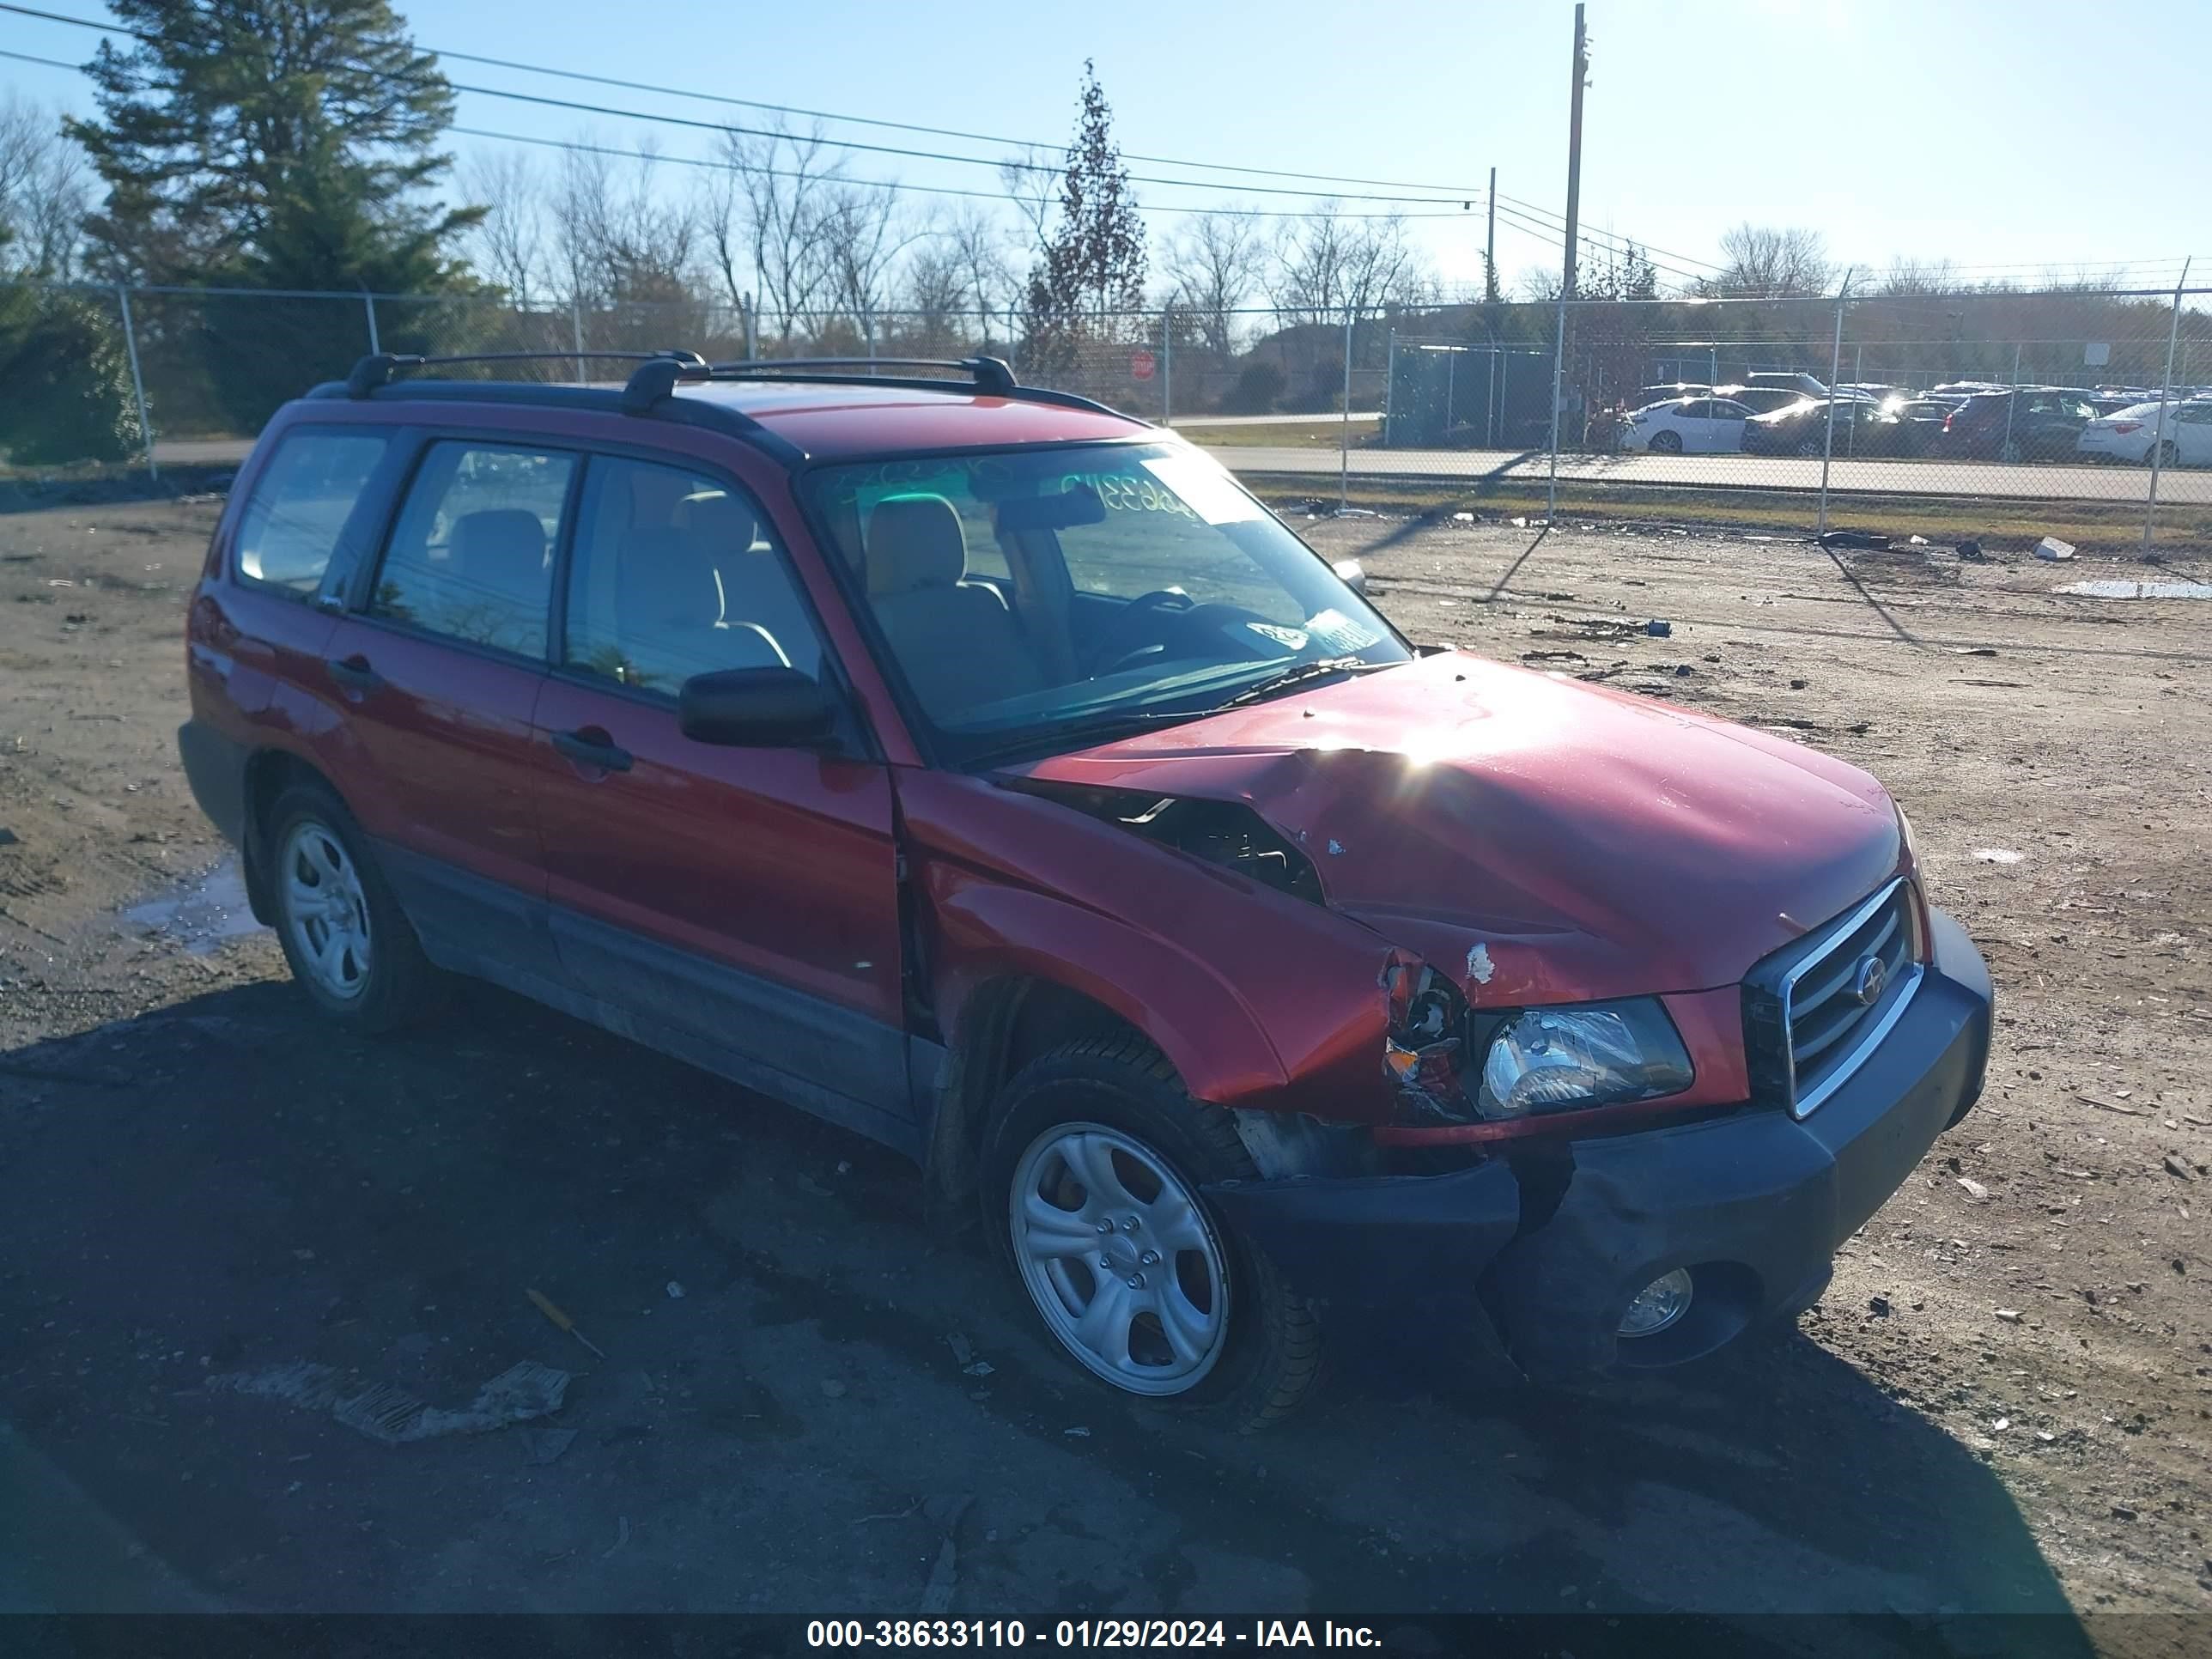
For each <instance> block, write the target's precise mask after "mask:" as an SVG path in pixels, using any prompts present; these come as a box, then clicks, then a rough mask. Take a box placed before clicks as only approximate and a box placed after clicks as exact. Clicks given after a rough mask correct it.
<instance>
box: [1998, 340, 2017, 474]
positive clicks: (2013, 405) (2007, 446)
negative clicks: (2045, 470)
mask: <svg viewBox="0 0 2212 1659" xmlns="http://www.w3.org/2000/svg"><path fill="white" fill-rule="evenodd" d="M2019 407H2020V343H2019V342H2018V341H2015V342H2014V343H2013V348H2012V396H2011V397H2009V398H2006V399H2005V435H2004V447H2002V448H2001V449H1999V450H1998V451H1997V459H1999V460H2001V461H2008V460H2010V459H2012V454H2011V450H2012V415H2013V410H2015V409H2017V408H2019Z"/></svg>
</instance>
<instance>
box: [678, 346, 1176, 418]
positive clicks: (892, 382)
mask: <svg viewBox="0 0 2212 1659" xmlns="http://www.w3.org/2000/svg"><path fill="white" fill-rule="evenodd" d="M885 368H936V369H951V370H953V371H955V372H956V373H957V374H960V375H962V376H963V377H965V378H964V380H947V379H939V378H933V377H930V376H926V375H914V374H883V373H880V372H879V371H881V370H883V369H885ZM861 371H869V372H866V373H863V372H861ZM707 378H708V380H817V381H824V382H827V383H829V384H830V385H833V386H878V385H881V386H913V387H917V388H920V389H921V390H923V391H946V390H957V389H959V388H960V387H961V386H963V385H965V384H972V385H973V386H974V388H975V390H976V391H977V392H981V394H982V395H983V396H985V397H987V398H1014V399H1018V401H1020V402H1022V403H1029V404H1058V405H1059V406H1060V407H1061V408H1063V409H1086V410H1091V412H1092V413H1094V414H1098V415H1115V416H1121V418H1122V419H1124V420H1133V419H1135V418H1136V417H1135V416H1124V415H1121V410H1118V409H1115V408H1113V407H1112V406H1111V405H1109V404H1102V403H1099V402H1097V400H1096V399H1094V398H1085V397H1083V396H1081V395H1079V393H1076V392H1059V391H1055V390H1054V389H1053V388H1052V387H1050V386H1024V385H1022V384H1021V383H1020V382H1019V381H1018V380H1015V379H1014V371H1013V368H1012V365H1010V364H1009V363H1008V362H1006V359H1005V358H1003V357H961V358H957V359H956V358H950V357H747V358H744V359H743V360H741V361H739V362H729V363H712V364H709V365H708V371H707Z"/></svg>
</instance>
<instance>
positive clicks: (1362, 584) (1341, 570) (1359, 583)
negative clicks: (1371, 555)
mask: <svg viewBox="0 0 2212 1659" xmlns="http://www.w3.org/2000/svg"><path fill="white" fill-rule="evenodd" d="M1329 568H1331V569H1332V570H1334V571H1335V572H1336V579H1337V580H1339V581H1340V582H1342V583H1343V584H1344V585H1345V586H1346V587H1348V588H1350V589H1351V590H1352V592H1355V593H1357V594H1358V595H1359V596H1360V597H1361V598H1362V599H1364V598H1365V597H1366V595H1367V570H1366V567H1364V565H1362V564H1361V563H1360V562H1359V561H1358V560H1357V559H1339V560H1338V561H1337V562H1335V563H1334V564H1333V565H1331V566H1330V567H1329Z"/></svg>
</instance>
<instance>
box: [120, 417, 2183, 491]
mask: <svg viewBox="0 0 2212 1659" xmlns="http://www.w3.org/2000/svg"><path fill="white" fill-rule="evenodd" d="M1253 418H1255V419H1256V420H1261V421H1273V420H1275V419H1277V418H1279V417H1277V416H1256V417H1253ZM1290 418H1295V419H1297V420H1300V421H1304V420H1306V419H1309V418H1310V417H1309V416H1295V417H1290ZM1355 418H1357V417H1356V416H1355ZM1203 442H1204V441H1203V439H1200V443H1201V445H1203ZM251 447H252V444H251V443H250V442H248V441H246V440H244V439H239V438H196V439H180V440H178V441H173V442H169V443H157V444H155V446H154V458H155V460H157V461H158V462H160V463H161V464H162V465H166V466H225V465H236V464H237V463H238V462H240V461H242V460H244V459H246V451H247V450H248V449H250V448H251ZM1212 453H1213V454H1214V455H1215V456H1216V457H1217V458H1218V459H1219V460H1220V461H1221V463H1222V465H1225V466H1226V467H1228V468H1229V469H1230V470H1231V471H1236V472H1291V473H1302V474H1304V473H1310V474H1314V475H1316V476H1326V477H1335V476H1336V472H1337V453H1336V451H1334V449H1324V448H1312V447H1306V448H1291V447H1287V446H1286V447H1283V448H1279V449H1278V448H1274V447H1271V446H1265V445H1245V444H1237V445H1223V446H1220V447H1216V448H1214V449H1213V450H1212ZM1352 471H1353V472H1354V473H1356V474H1358V476H1359V477H1363V478H1476V477H1490V476H1492V475H1497V476H1499V477H1511V478H1518V479H1536V480H1541V479H1543V478H1545V477H1548V476H1549V473H1550V471H1551V467H1550V463H1549V462H1548V461H1547V459H1545V458H1544V457H1543V456H1542V455H1541V454H1532V453H1528V452H1527V451H1523V450H1512V449H1355V450H1353V451H1352ZM1559 477H1561V478H1563V479H1567V480H1570V481H1572V482H1574V483H1650V484H1665V485H1669V486H1682V485H1692V486H1699V485H1702V486H1704V487H1706V488H1708V489H1716V488H1717V489H1818V488H1820V462H1818V461H1802V460H1798V459H1796V458H1795V457H1787V456H1768V455H1563V456H1561V457H1560V458H1559ZM1828 487H1829V489H1832V490H1835V491H1838V492H1840V493H1843V494H1845V495H1960V496H1980V497H1990V496H1996V497H2002V498H2007V499H2011V500H2019V501H2147V500H2148V499H2149V490H2150V473H2149V471H2148V470H2146V469H2145V468H2142V467H2133V466H2002V465H1996V464H1994V463H1983V464H1978V465H1960V464H1958V463H1955V462H1943V461H1895V460H1883V461H1855V460H1850V459H1844V460H1838V461H1837V462H1835V463H1834V465H1833V466H1832V470H1831V472H1830V476H1829V479H1828ZM2158 498H2159V500H2160V501H2172V502H2176V503H2195V502H2203V503H2212V471H2189V470H2178V471H2168V472H2166V473H2163V474H2161V475H2160V479H2159V486H2158Z"/></svg>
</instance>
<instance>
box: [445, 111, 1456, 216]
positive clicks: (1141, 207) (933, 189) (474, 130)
mask: <svg viewBox="0 0 2212 1659" xmlns="http://www.w3.org/2000/svg"><path fill="white" fill-rule="evenodd" d="M447 131H449V132H457V133H459V134H460V135H461V136H462V137H467V138H491V139H495V140H497V141H499V142H500V143H508V144H530V145H534V146H536V147H537V148H538V149H560V150H576V151H580V152H581V153H583V154H585V155H611V156H615V157H617V158H619V159H622V160H624V161H634V160H637V159H639V158H640V157H641V155H645V154H646V152H642V151H640V150H635V149H620V148H618V147H617V146H615V145H612V144H594V143H588V142H586V141H584V140H580V139H573V138H541V137H532V136H531V135H529V134H526V133H520V132H500V131H495V130H494V129H491V128H489V127H469V126H460V125H454V126H452V127H449V128H447ZM651 159H652V160H653V161H656V162H659V161H665V162H667V163H668V164H669V165H670V166H671V167H705V168H708V170H710V171H713V172H717V173H726V172H728V171H729V166H728V163H726V162H723V161H714V160H712V159H710V158H708V157H706V156H699V155H659V154H655V155H653V156H652V158H651ZM749 171H752V172H756V173H765V174H766V175H767V176H769V178H772V179H797V178H806V179H815V180H817V181H819V182H823V183H828V184H842V185H857V186H859V187H860V188H862V189H866V190H895V191H910V192H912V193H914V194H916V195H921V196H955V197H965V198H967V199H968V200H970V201H978V202H1003V201H1005V200H1006V192H1005V191H991V190H961V189H958V188H957V187H956V186H954V185H914V184H908V183H907V182H905V181H904V180H902V179H901V180H892V179H848V178H845V177H842V175H837V174H829V175H825V174H823V173H794V172H793V171H791V170H790V169H788V168H783V167H757V168H752V169H749ZM1137 211H1138V212H1139V213H1175V214H1181V213H1188V212H1191V211H1193V210H1191V209H1188V208H1172V207H1164V206H1157V205H1147V204H1145V203H1141V202H1140V203H1139V204H1137ZM1205 211H1206V212H1208V213H1211V214H1215V215H1218V216H1221V217H1223V218H1230V219H1329V218H1335V219H1356V220H1371V219H1464V218H1466V217H1468V215H1466V214H1462V213H1457V212H1453V213H1338V214H1329V213H1321V212H1304V213H1301V212H1297V211H1295V210H1280V211H1279V210H1274V209H1261V208H1208V209H1206V210H1205Z"/></svg>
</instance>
